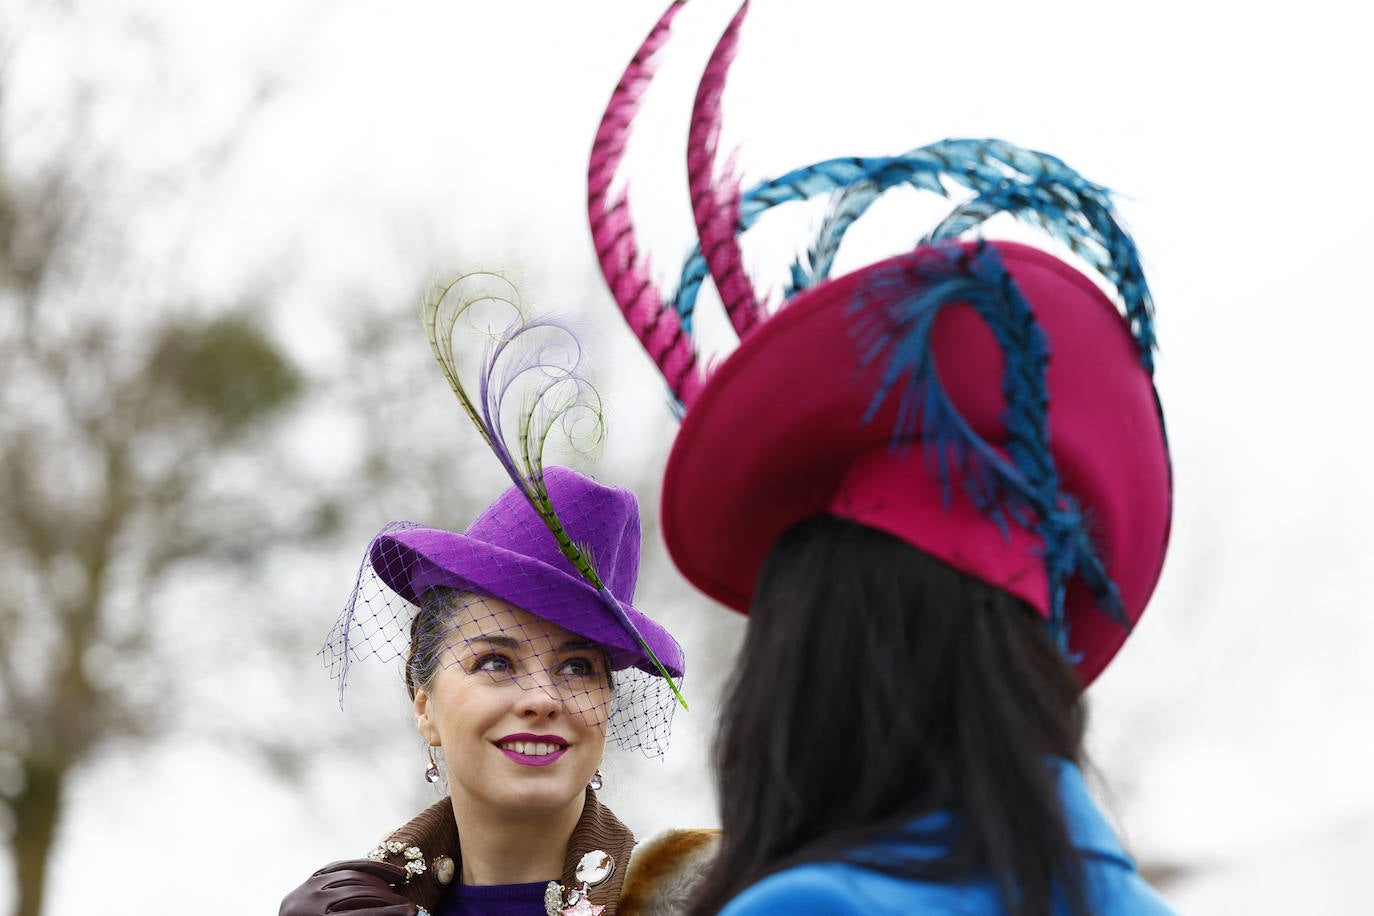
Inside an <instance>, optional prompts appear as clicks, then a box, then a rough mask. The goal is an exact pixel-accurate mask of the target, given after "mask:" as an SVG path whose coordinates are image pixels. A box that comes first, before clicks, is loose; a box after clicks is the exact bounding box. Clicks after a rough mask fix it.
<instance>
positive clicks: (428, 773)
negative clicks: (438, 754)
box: [425, 748, 443, 783]
mask: <svg viewBox="0 0 1374 916" xmlns="http://www.w3.org/2000/svg"><path fill="white" fill-rule="evenodd" d="M441 778H443V777H441V776H440V775H439V764H437V763H435V762H434V748H429V769H428V770H425V781H426V782H431V783H434V782H438V781H439V780H440V779H441Z"/></svg>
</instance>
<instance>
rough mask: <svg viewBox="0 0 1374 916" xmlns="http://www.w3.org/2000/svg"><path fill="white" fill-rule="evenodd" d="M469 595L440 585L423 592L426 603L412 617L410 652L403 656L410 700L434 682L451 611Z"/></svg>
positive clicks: (451, 617) (449, 626) (451, 624)
mask: <svg viewBox="0 0 1374 916" xmlns="http://www.w3.org/2000/svg"><path fill="white" fill-rule="evenodd" d="M469 594H471V593H470V592H464V591H461V590H459V589H456V588H449V587H448V586H443V585H441V586H437V587H435V588H431V589H430V590H429V591H427V592H425V598H424V601H425V603H424V604H422V605H420V609H419V610H418V611H416V612H415V616H414V617H413V618H411V621H410V653H409V655H407V656H406V667H405V672H404V677H405V682H406V690H408V691H410V698H411V699H412V700H413V699H415V691H416V689H417V688H420V687H426V686H428V685H429V682H430V681H431V680H433V678H434V672H435V669H436V668H437V667H438V665H439V655H440V653H442V652H443V650H444V647H445V645H447V636H448V631H449V630H450V629H451V628H452V626H453V622H452V619H453V608H455V607H457V606H458V605H459V604H460V603H461V602H462V599H463V598H465V597H466V596H467V595H469Z"/></svg>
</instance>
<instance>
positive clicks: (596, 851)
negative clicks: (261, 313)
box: [281, 278, 713, 916]
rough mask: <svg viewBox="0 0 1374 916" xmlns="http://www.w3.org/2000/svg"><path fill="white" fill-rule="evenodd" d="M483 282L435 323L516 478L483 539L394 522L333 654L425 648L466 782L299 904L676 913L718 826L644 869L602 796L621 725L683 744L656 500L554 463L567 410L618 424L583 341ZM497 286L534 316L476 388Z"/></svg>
mask: <svg viewBox="0 0 1374 916" xmlns="http://www.w3.org/2000/svg"><path fill="white" fill-rule="evenodd" d="M466 279H468V278H464V280H466ZM484 279H491V278H484ZM464 280H460V281H458V282H456V283H455V284H453V285H450V286H449V287H447V288H445V289H443V290H441V291H440V294H439V295H438V296H437V297H436V298H434V299H432V300H431V301H430V302H429V303H427V305H426V308H425V311H424V322H425V326H426V329H427V331H428V335H429V338H430V343H431V345H432V347H433V349H434V352H435V355H436V356H437V357H438V359H439V363H440V366H441V367H442V369H443V371H444V373H445V375H446V377H447V378H448V380H449V383H450V385H451V387H452V389H453V391H454V393H455V394H456V395H457V396H458V398H459V401H460V402H461V403H462V405H463V408H464V412H465V413H466V414H467V415H468V417H469V418H470V419H471V420H473V422H474V423H475V424H476V425H477V427H478V429H479V432H480V433H481V435H482V438H483V441H484V442H485V443H486V444H487V445H488V446H489V447H490V448H491V449H492V451H493V453H494V454H495V456H496V457H497V459H498V461H499V462H500V463H501V465H502V467H503V468H505V469H506V470H507V472H508V474H509V476H510V477H511V479H512V482H513V484H514V486H512V487H511V488H510V489H509V490H507V491H506V492H505V493H504V494H502V496H501V497H500V498H499V499H497V500H496V502H494V503H493V504H492V505H491V506H490V507H489V508H488V509H487V510H486V511H485V512H483V513H482V515H481V516H479V517H478V518H477V520H476V521H474V522H473V523H472V524H471V525H470V526H469V527H468V528H467V530H466V531H464V532H463V533H462V534H457V533H454V532H450V531H444V530H440V529H436V528H422V527H417V526H414V525H409V524H404V523H399V524H396V523H394V524H392V525H389V526H388V527H387V528H385V529H383V531H382V532H381V533H380V534H378V535H377V536H376V537H375V538H374V539H373V540H372V542H371V544H370V545H369V547H368V551H367V556H366V557H365V559H364V562H363V564H362V567H361V570H360V572H359V577H358V582H357V584H356V586H355V588H354V590H353V594H352V596H351V598H350V600H349V603H348V606H347V607H346V608H345V610H344V612H343V614H342V615H341V616H340V618H339V622H338V624H336V626H335V628H334V630H333V631H332V632H331V634H330V638H329V640H328V642H327V644H326V646H325V650H324V652H325V654H326V656H327V657H328V658H329V660H330V664H331V668H332V669H333V670H334V673H335V675H336V676H337V677H339V678H340V683H341V687H340V689H341V690H342V684H343V683H344V681H345V678H346V674H347V667H348V665H349V663H350V662H351V661H352V660H353V659H355V658H363V657H365V656H367V655H369V654H376V655H378V656H379V657H381V658H383V659H384V660H385V659H389V658H391V657H395V656H400V657H403V658H404V659H405V681H406V686H407V688H408V690H409V692H410V696H411V700H412V704H413V708H414V713H415V722H416V727H417V729H418V730H419V732H420V735H421V736H422V737H423V738H424V740H425V743H426V745H427V746H428V747H429V754H428V757H427V764H428V768H427V769H426V771H425V778H426V779H428V780H429V781H430V782H439V781H440V780H442V779H444V778H445V776H446V777H447V782H448V786H449V789H450V793H449V795H448V797H446V798H444V799H442V800H441V801H439V802H436V803H435V804H434V805H432V806H431V807H430V808H428V809H427V810H425V811H424V812H422V813H421V814H420V815H418V816H417V817H416V818H415V819H414V820H412V821H411V822H409V823H408V824H406V825H404V826H403V827H401V828H400V829H398V830H396V831H394V832H393V833H392V834H391V835H390V836H389V837H388V838H387V839H386V840H385V841H384V842H383V843H382V844H380V845H379V846H378V847H377V848H376V849H374V850H373V851H372V852H371V853H370V854H369V859H365V860H352V861H345V862H337V863H334V864H333V865H330V866H327V867H325V868H324V869H321V870H320V871H318V872H316V873H315V874H314V875H312V876H311V877H310V879H309V880H307V881H306V882H305V883H304V884H303V885H302V886H301V887H299V888H298V889H296V890H295V891H293V892H292V893H291V894H289V895H288V896H287V897H286V899H285V900H284V901H283V903H282V906H281V913H282V916H311V914H322V913H332V912H351V913H359V914H372V916H414V914H417V913H424V914H427V913H435V914H453V916H457V914H463V916H486V914H490V916H522V914H525V916H543V914H548V916H556V914H567V916H580V914H588V916H596V914H606V916H614V914H616V913H617V912H619V913H620V914H622V916H633V914H637V913H652V912H665V910H664V909H663V907H664V905H665V903H664V901H665V900H668V901H671V898H672V897H673V895H675V894H677V893H678V888H677V886H676V884H675V883H674V880H675V878H674V876H675V875H677V874H678V870H679V868H681V869H685V874H686V875H687V876H688V877H690V876H691V874H693V873H694V872H697V871H700V868H699V866H700V864H701V863H702V862H703V861H704V860H705V858H706V857H707V856H709V844H710V843H711V842H713V837H712V836H711V835H710V834H709V833H692V832H688V833H685V834H682V835H679V836H676V837H674V838H671V839H670V841H669V842H667V843H666V844H665V843H660V844H657V845H655V846H654V847H653V848H651V849H646V857H645V859H644V860H645V861H646V862H648V863H649V867H648V868H647V869H641V870H639V877H638V878H635V879H630V878H628V877H627V875H628V872H629V868H628V866H629V860H630V855H631V852H632V850H633V849H634V846H635V839H634V836H633V834H632V833H631V832H630V830H629V828H627V827H626V826H625V825H624V824H622V823H621V822H620V821H619V820H617V819H616V817H615V815H614V814H612V813H611V812H610V810H609V809H607V808H606V807H605V806H604V805H602V804H600V802H599V801H598V800H597V797H596V789H598V788H600V785H601V776H600V771H599V769H598V766H599V764H600V762H601V757H602V752H603V751H604V749H605V746H606V741H607V738H608V737H609V738H611V739H612V740H614V741H615V742H616V743H617V744H619V745H620V746H622V747H630V748H638V749H640V750H642V751H643V752H644V753H646V754H647V755H650V756H653V755H656V754H659V753H662V752H663V750H664V747H665V746H666V742H667V733H668V728H669V725H670V724H671V719H672V712H673V706H674V702H675V700H674V697H675V696H677V697H678V698H679V699H680V696H679V695H678V692H677V687H676V685H675V684H674V683H673V681H672V678H677V677H681V675H682V673H683V658H682V652H681V649H680V648H679V646H678V644H677V642H676V641H675V640H674V639H673V637H672V636H671V635H670V634H669V633H668V632H667V631H666V630H665V629H663V627H661V626H659V625H658V624H656V623H655V622H654V621H653V620H651V619H649V618H648V617H647V616H645V615H643V614H641V613H640V612H639V611H637V610H636V609H635V608H634V607H633V606H631V603H630V602H631V600H632V598H633V596H634V589H635V582H636V579H637V577H638V575H639V551H640V524H639V511H638V503H637V501H636V499H635V497H634V494H633V493H631V492H630V491H629V490H623V489H616V488H611V487H606V486H602V485H601V484H599V483H597V482H595V481H594V480H591V479H590V478H588V477H585V476H583V475H581V474H579V473H577V472H575V471H572V470H569V469H566V468H560V467H550V468H547V469H546V468H544V467H543V464H542V458H541V455H540V450H541V448H542V444H543V443H544V442H545V441H546V440H547V438H548V435H549V433H550V431H551V430H552V429H553V428H554V426H555V424H556V423H558V422H559V421H560V420H561V419H565V418H567V417H568V415H569V413H570V412H576V414H577V416H578V417H579V418H582V419H586V418H587V417H588V416H590V417H591V418H592V419H593V420H594V421H596V422H598V423H599V420H600V413H599V410H597V407H596V402H595V392H594V391H593V390H592V389H591V388H590V387H589V386H588V385H587V384H586V383H585V381H584V380H583V379H582V378H581V377H580V376H579V374H578V370H579V363H580V350H579V349H578V348H577V346H576V340H575V338H572V337H571V336H570V335H569V334H568V333H567V332H566V330H565V329H563V328H561V327H560V326H558V325H556V324H553V323H551V322H549V321H547V320H542V321H536V320H531V321H526V320H525V318H524V316H523V314H522V313H521V311H520V308H519V306H518V304H517V301H516V299H515V298H514V296H513V295H512V291H510V290H509V289H508V288H507V289H506V291H505V292H503V293H502V292H498V293H495V294H493V293H491V292H490V291H489V290H488V289H487V288H486V286H484V285H483V284H481V283H479V284H478V285H477V291H476V292H463V290H462V289H461V287H462V285H463V282H464ZM477 303H482V304H483V307H484V308H486V306H490V305H493V304H495V305H498V306H503V307H507V308H509V309H512V310H513V312H512V313H513V315H514V320H513V321H512V323H511V324H510V326H509V327H507V328H505V330H504V331H501V332H499V333H497V334H494V335H489V336H490V337H494V339H488V340H487V341H486V345H485V346H484V349H483V352H484V354H485V356H484V364H483V366H482V368H481V371H480V373H479V378H480V385H479V393H480V402H477V403H475V402H474V401H473V400H472V399H470V398H469V397H468V394H467V388H466V386H465V385H464V384H463V382H462V381H461V378H460V372H459V369H460V366H459V365H458V362H457V355H459V354H461V353H462V352H463V348H462V347H457V348H455V347H454V345H453V336H454V334H455V330H456V329H458V330H461V329H462V328H464V327H476V326H478V323H476V322H464V321H460V319H463V318H465V317H466V316H467V315H468V310H469V308H470V307H472V306H473V305H474V304H477ZM489 312H490V309H486V310H485V311H484V312H483V318H484V321H483V323H484V324H485V322H487V321H490V314H489ZM550 334H552V336H553V339H552V340H550ZM484 336H486V335H484ZM521 381H530V382H531V383H532V384H533V391H532V392H530V391H527V390H521V389H520V382H521ZM516 390H521V393H522V394H524V395H525V397H524V398H523V404H524V408H523V410H522V412H521V413H520V414H519V417H518V421H517V422H516V424H515V427H516V429H517V430H518V435H519V440H518V441H519V447H518V448H512V447H510V446H509V445H508V444H507V442H506V440H505V436H504V435H503V431H504V429H505V427H503V426H502V424H501V422H500V421H501V420H502V418H505V419H510V412H509V411H504V410H503V409H502V401H503V398H505V397H506V396H507V394H508V393H510V392H512V391H516ZM588 411H590V412H588ZM564 428H565V429H566V428H567V425H566V424H565V426H564ZM579 428H581V429H582V430H583V431H584V432H585V429H586V426H585V424H583V426H582V427H579ZM536 443H537V444H538V446H539V447H533V446H534V445H535V444H536ZM436 758H438V759H436ZM440 761H442V766H441V763H440ZM664 877H667V878H668V879H669V880H668V881H667V882H666V883H665V882H664V881H662V880H660V879H662V878H664ZM622 897H623V898H624V900H625V902H626V904H627V905H626V906H623V907H622V906H620V903H621V900H622ZM667 911H671V910H667Z"/></svg>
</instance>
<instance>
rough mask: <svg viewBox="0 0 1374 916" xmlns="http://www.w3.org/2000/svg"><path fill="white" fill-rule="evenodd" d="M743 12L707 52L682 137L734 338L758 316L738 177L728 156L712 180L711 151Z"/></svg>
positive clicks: (706, 246) (704, 239)
mask: <svg viewBox="0 0 1374 916" xmlns="http://www.w3.org/2000/svg"><path fill="white" fill-rule="evenodd" d="M748 11H749V0H745V2H744V3H743V5H741V6H740V8H739V11H738V12H737V13H735V17H734V18H733V19H731V20H730V25H729V27H728V28H727V29H726V30H725V34H723V35H722V36H721V38H720V41H719V42H718V43H717V44H716V48H715V50H714V51H713V52H712V54H711V60H710V62H709V63H708V64H707V65H706V71H705V73H704V74H703V75H702V78H701V83H700V84H699V85H698V86H697V94H696V101H695V102H694V103H693V105H692V126H691V131H690V133H689V134H688V141H687V180H688V185H689V187H690V188H691V193H692V215H693V217H694V218H695V219H696V224H697V235H698V236H699V237H700V239H701V252H702V256H703V257H704V258H705V259H706V266H707V267H708V268H709V269H710V271H711V278H712V279H713V280H714V281H715V284H716V290H717V291H718V292H719V293H720V298H721V302H722V304H723V305H724V306H725V312H726V314H727V315H729V317H730V324H731V325H732V326H733V327H734V329H735V333H736V334H737V335H739V337H740V339H741V340H742V339H744V335H745V334H747V333H748V332H749V329H750V328H752V327H753V326H754V325H755V324H757V323H758V322H759V320H760V319H762V318H763V317H764V309H763V306H762V305H761V304H760V303H759V301H758V299H757V297H756V296H755V294H754V285H753V283H751V282H750V281H749V277H748V275H746V274H745V272H744V255H743V253H742V252H741V250H740V247H739V240H738V236H737V235H736V229H737V227H738V223H739V210H740V181H739V176H738V173H737V172H736V171H735V167H734V159H733V157H731V159H730V160H729V161H727V162H726V165H725V168H724V169H723V170H722V172H721V174H720V178H719V181H717V180H716V179H715V177H714V176H715V164H716V153H717V151H718V147H719V145H720V121H721V106H720V102H721V96H722V95H723V94H724V92H725V78H726V76H727V75H728V74H729V72H730V64H731V63H732V62H733V61H734V59H735V49H736V47H737V46H738V44H739V30H740V26H741V25H742V24H743V22H744V16H745V14H746V13H747V12H748Z"/></svg>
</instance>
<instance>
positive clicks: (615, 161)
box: [587, 0, 702, 407]
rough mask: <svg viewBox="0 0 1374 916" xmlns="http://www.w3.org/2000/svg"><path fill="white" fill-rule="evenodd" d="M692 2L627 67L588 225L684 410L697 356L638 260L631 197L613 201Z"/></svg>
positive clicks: (606, 126)
mask: <svg viewBox="0 0 1374 916" xmlns="http://www.w3.org/2000/svg"><path fill="white" fill-rule="evenodd" d="M684 3H686V0H674V2H673V3H672V4H671V5H670V6H669V7H668V9H667V10H666V11H665V12H664V13H663V15H662V16H661V17H659V20H658V22H657V23H655V25H654V27H653V29H652V31H650V32H649V35H648V37H646V38H645V39H644V43H643V44H641V45H640V46H639V50H638V51H636V52H635V55H634V58H633V59H632V60H631V61H630V64H629V66H628V67H626V68H625V72H624V74H622V75H621V77H620V82H619V83H617V84H616V87H615V91H614V92H613V93H611V99H610V102H609V103H607V105H606V112H605V114H604V115H603V116H602V118H601V124H600V125H599V126H598V128H597V131H596V140H595V141H594V142H593V144H592V153H591V159H590V161H589V162H588V164H587V221H588V223H589V224H590V226H591V231H592V243H593V245H594V246H595V248H596V256H597V259H598V261H600V263H601V273H602V276H604V277H605V278H606V285H607V286H608V287H610V290H611V294H612V295H613V296H614V297H615V300H616V302H617V303H618V304H619V305H620V311H621V313H622V314H623V315H624V316H625V320H626V322H627V323H628V324H629V326H630V329H631V330H632V331H633V332H634V334H635V336H636V337H637V338H639V342H640V345H641V346H643V347H644V349H645V351H647V352H648V354H649V356H650V358H651V359H653V361H654V363H655V364H656V365H657V366H658V368H659V371H660V372H662V373H663V377H664V379H666V380H667V382H668V386H669V387H670V388H671V389H672V391H673V393H674V395H676V397H677V399H678V400H679V401H680V402H681V403H682V405H683V406H684V407H686V406H690V405H691V403H692V401H694V400H695V399H696V396H697V394H698V393H699V392H700V390H701V384H702V373H701V370H700V368H699V367H698V365H697V355H696V351H695V350H694V349H693V347H692V341H691V338H690V336H689V335H688V334H687V333H686V332H685V330H684V329H683V327H682V322H681V321H680V320H679V319H678V316H677V313H676V312H674V311H673V310H672V309H671V308H670V307H669V306H668V305H667V304H666V303H665V302H664V301H663V296H662V294H661V292H660V291H659V290H658V288H657V287H656V286H655V285H654V283H653V280H652V279H651V278H650V276H649V270H648V265H647V263H646V262H645V261H644V260H643V259H641V258H640V256H639V246H638V245H637V243H636V242H635V233H634V225H633V222H632V220H631V218H630V207H629V200H628V197H627V194H626V192H625V191H621V192H620V193H618V194H616V195H615V196H614V197H612V196H611V195H610V186H611V182H612V181H613V180H614V178H615V175H616V172H617V171H618V170H619V168H620V163H621V160H622V159H623V158H624V155H625V144H626V142H627V140H628V138H629V133H630V123H631V121H633V119H634V116H635V112H636V111H637V110H638V108H639V102H640V99H641V97H642V96H643V94H644V90H645V89H646V88H647V87H648V85H649V82H650V81H651V80H652V79H653V75H654V57H655V55H657V53H658V51H659V49H661V48H662V47H663V44H664V42H666V41H667V39H668V30H669V28H670V26H671V25H672V22H673V18H674V17H675V16H676V15H677V13H678V11H679V10H680V9H681V8H682V6H683V4H684Z"/></svg>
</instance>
